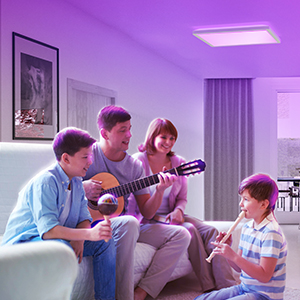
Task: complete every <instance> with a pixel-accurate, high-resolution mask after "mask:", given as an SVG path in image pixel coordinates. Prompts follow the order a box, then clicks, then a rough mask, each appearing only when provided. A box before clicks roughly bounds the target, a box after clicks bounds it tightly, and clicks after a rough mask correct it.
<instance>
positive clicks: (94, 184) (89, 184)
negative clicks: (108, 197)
mask: <svg viewBox="0 0 300 300" xmlns="http://www.w3.org/2000/svg"><path fill="white" fill-rule="evenodd" d="M101 184H102V181H97V180H93V179H89V180H85V181H83V188H84V191H85V195H86V197H87V198H88V199H89V200H92V201H98V199H99V196H100V193H101V191H102V186H101Z"/></svg>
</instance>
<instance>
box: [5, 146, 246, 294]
mask: <svg viewBox="0 0 300 300" xmlns="http://www.w3.org/2000/svg"><path fill="white" fill-rule="evenodd" d="M54 161H55V158H54V153H53V150H52V146H51V145H50V144H34V143H17V142H15V143H0V170H1V172H0V191H1V192H0V240H1V235H3V233H4V231H5V226H6V223H7V220H8V217H9V215H10V213H11V211H12V209H13V207H14V206H15V204H16V201H17V197H18V192H19V191H20V190H21V188H22V187H23V186H24V185H25V184H26V182H27V181H28V180H29V179H31V178H32V177H33V176H34V175H35V174H37V173H38V172H39V171H41V170H43V169H44V168H45V167H47V166H48V165H50V164H51V163H53V162H54ZM208 223H210V224H212V225H213V226H215V227H217V228H218V230H219V231H227V230H228V228H229V227H230V226H231V224H232V222H208ZM239 233H240V230H239V229H238V230H236V231H235V232H234V235H235V237H234V241H235V243H234V245H233V248H235V249H236V248H237V244H236V243H237V241H238V239H239ZM42 243H43V242H42ZM13 247H14V246H13ZM48 248H49V251H50V248H51V245H49V247H48ZM16 249H17V248H16ZM44 250H46V249H44ZM16 251H17V250H16ZM155 251H156V250H155V248H153V247H152V246H150V245H147V244H143V243H137V246H136V249H135V262H134V280H135V284H137V283H138V282H139V280H140V279H141V278H142V276H143V275H144V274H145V271H146V270H147V267H148V266H149V264H150V262H151V260H152V257H153V255H154V254H155ZM46 252H47V251H46ZM45 255H46V254H45ZM66 255H68V254H66ZM0 257H1V252H0ZM74 257H75V256H74ZM4 259H5V258H4ZM33 260H34V258H33ZM18 264H19V265H18V266H19V268H22V267H23V266H25V265H26V264H27V265H28V261H27V259H26V258H25V256H24V261H23V263H20V262H18ZM43 264H46V267H47V266H48V265H50V264H51V260H48V259H45V260H44V261H43ZM43 264H40V263H39V264H38V263H37V264H35V265H34V266H35V267H36V268H37V274H38V271H39V270H40V268H42V267H43V266H42V265H43ZM60 272H61V268H59V269H58V270H57V273H58V274H59V273H60ZM191 272H192V266H191V263H190V261H189V259H188V255H187V253H184V254H183V256H182V258H181V259H180V261H179V262H178V264H177V266H176V268H175V270H174V272H173V274H172V276H171V278H170V281H171V280H174V279H177V278H180V277H182V276H185V275H187V274H189V273H191ZM73 273H74V272H73ZM0 275H1V276H2V275H3V270H2V268H1V269H0ZM10 275H11V276H12V280H14V275H13V274H10ZM30 276H33V274H30ZM45 277H47V274H46V275H45ZM0 278H1V277H0ZM18 280H22V279H21V278H19V279H18ZM32 280H34V279H32ZM14 281H15V280H14ZM71 282H72V281H71ZM15 284H16V283H15ZM17 285H18V284H17ZM93 286H94V280H93V270H92V259H91V258H90V257H85V258H84V260H83V262H82V263H81V264H80V265H79V268H78V275H77V278H76V281H75V284H74V288H73V292H72V297H71V299H72V300H93V299H94V297H93V295H94V291H93ZM0 298H1V299H2V297H1V292H0ZM7 299H9V298H7ZM32 299H33V298H32ZM49 299H51V298H49ZM56 299H59V298H56ZM61 299H64V298H61Z"/></svg>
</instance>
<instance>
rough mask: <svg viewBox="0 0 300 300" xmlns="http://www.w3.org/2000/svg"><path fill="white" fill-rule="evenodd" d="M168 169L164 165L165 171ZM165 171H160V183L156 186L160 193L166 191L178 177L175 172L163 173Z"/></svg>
mask: <svg viewBox="0 0 300 300" xmlns="http://www.w3.org/2000/svg"><path fill="white" fill-rule="evenodd" d="M166 170H167V168H166V167H164V168H163V172H164V171H166ZM163 172H160V173H159V176H158V178H159V184H158V185H157V186H156V191H157V192H158V193H164V191H165V190H166V189H167V188H168V187H169V186H171V185H172V184H173V183H174V182H175V181H176V180H177V178H178V177H177V176H176V175H173V174H170V173H163Z"/></svg>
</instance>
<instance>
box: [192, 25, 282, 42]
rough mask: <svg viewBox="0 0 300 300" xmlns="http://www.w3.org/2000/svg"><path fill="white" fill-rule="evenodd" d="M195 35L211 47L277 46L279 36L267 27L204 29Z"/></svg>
mask: <svg viewBox="0 0 300 300" xmlns="http://www.w3.org/2000/svg"><path fill="white" fill-rule="evenodd" d="M193 35H194V36H196V37H197V38H199V39H200V40H202V41H203V42H205V43H207V44H208V45H210V46H211V47H225V46H241V45H257V44H277V43H280V40H279V38H278V37H277V35H276V34H275V33H274V32H273V31H272V30H271V29H270V28H269V27H268V26H266V25H255V26H231V27H216V28H203V29H198V30H195V31H194V32H193Z"/></svg>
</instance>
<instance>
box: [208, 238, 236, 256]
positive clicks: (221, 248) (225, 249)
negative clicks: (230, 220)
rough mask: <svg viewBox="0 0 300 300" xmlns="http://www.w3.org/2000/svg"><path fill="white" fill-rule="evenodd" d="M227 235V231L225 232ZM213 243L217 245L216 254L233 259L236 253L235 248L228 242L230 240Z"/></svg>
mask: <svg viewBox="0 0 300 300" xmlns="http://www.w3.org/2000/svg"><path fill="white" fill-rule="evenodd" d="M225 235H226V233H225ZM212 244H213V245H214V246H215V249H214V253H215V255H221V256H223V257H225V258H226V259H229V260H232V259H233V258H234V256H235V255H237V254H236V252H235V251H234V250H232V248H231V247H230V245H229V244H228V240H227V241H226V242H223V243H220V242H212Z"/></svg>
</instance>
